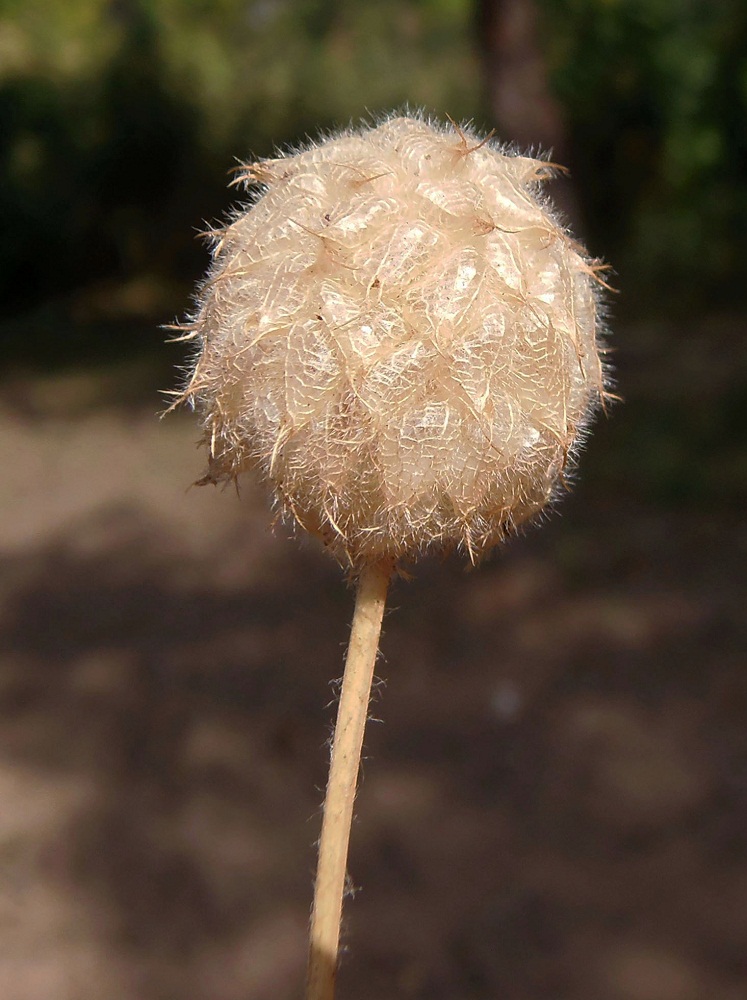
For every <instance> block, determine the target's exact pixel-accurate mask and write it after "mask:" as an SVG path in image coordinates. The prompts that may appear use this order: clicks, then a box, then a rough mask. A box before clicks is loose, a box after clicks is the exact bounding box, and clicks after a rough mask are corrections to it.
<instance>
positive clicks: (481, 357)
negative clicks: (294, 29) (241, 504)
mask: <svg viewBox="0 0 747 1000" xmlns="http://www.w3.org/2000/svg"><path fill="white" fill-rule="evenodd" d="M549 173H550V168H549V165H548V164H547V163H545V162H543V161H541V160H537V159H533V158H531V157H526V156H518V155H514V154H513V153H511V152H509V151H506V150H505V149H503V148H501V147H499V146H497V145H496V144H494V143H492V142H490V141H489V140H487V141H482V142H481V141H480V139H479V138H478V137H476V136H474V135H473V134H472V133H471V132H470V131H469V130H466V129H462V128H458V127H457V126H452V125H449V126H441V125H437V124H433V123H431V122H428V121H426V120H423V119H421V118H413V117H392V118H389V119H387V120H385V121H384V122H383V123H382V124H379V125H378V126H375V127H366V128H362V129H360V130H351V131H348V132H345V133H344V134H342V135H340V136H337V137H334V138H330V139H328V140H326V141H324V142H321V143H319V144H315V145H312V146H310V148H307V149H304V150H302V151H300V152H297V153H294V154H288V155H284V156H280V157H279V158H277V159H271V160H261V161H259V162H258V163H255V164H252V165H247V166H245V167H243V168H241V170H240V175H239V180H240V181H244V182H246V183H247V186H255V187H256V188H257V193H256V196H255V198H254V200H253V201H252V202H251V203H250V204H249V205H248V206H245V207H244V208H242V210H240V211H238V212H236V213H235V214H234V215H233V217H232V219H231V220H230V222H229V223H228V225H226V226H225V228H222V229H220V230H216V231H215V232H214V233H213V234H212V235H213V239H214V250H213V256H214V260H213V265H212V268H211V270H210V273H209V275H208V278H207V280H206V281H205V282H204V284H203V285H202V287H201V290H200V292H199V295H198V299H197V309H196V311H195V314H194V315H193V317H192V320H191V322H190V323H189V324H188V330H187V336H188V337H194V338H195V339H196V341H197V344H198V345H199V351H198V354H197V357H196V360H195V364H194V368H193V372H192V376H191V379H190V381H189V383H188V386H187V388H186V390H185V393H184V396H185V397H186V398H188V399H189V400H190V401H192V403H193V404H194V405H195V406H196V408H197V410H198V412H199V414H200V416H201V420H202V424H203V427H204V432H205V439H206V441H207V444H208V449H209V469H208V474H207V476H206V477H205V480H204V481H212V482H219V481H225V480H231V479H236V478H237V477H238V476H239V474H240V473H242V472H243V471H245V470H247V469H256V470H258V471H259V473H260V474H261V476H262V478H263V479H264V480H265V482H266V483H267V484H268V485H269V487H270V489H271V491H272V493H273V495H274V499H275V502H276V504H277V506H278V508H279V510H280V512H281V514H282V515H283V516H285V517H287V518H289V519H291V520H293V521H295V522H296V523H297V524H299V525H301V526H302V527H303V528H305V529H307V530H308V531H310V532H312V533H313V534H315V535H318V536H320V537H321V538H322V539H323V540H324V542H325V543H326V544H327V546H328V548H329V549H330V551H331V552H332V553H333V555H335V556H336V557H337V558H338V559H339V560H340V561H342V562H347V563H349V564H352V565H360V564H362V563H364V562H367V561H370V560H373V559H378V558H384V557H392V558H394V559H397V558H399V557H412V556H414V555H416V554H418V553H419V552H421V551H423V550H425V549H427V548H436V549H450V548H453V547H460V548H463V549H464V550H466V551H467V552H468V553H469V555H470V557H471V558H476V557H478V556H480V555H481V554H482V553H484V552H485V551H487V550H488V549H489V548H490V547H491V546H493V545H495V544H496V543H497V542H499V541H500V540H501V539H503V538H504V537H505V536H506V534H508V533H509V532H510V531H512V530H513V529H515V528H516V527H517V526H518V525H520V524H521V523H522V522H523V521H525V520H527V519H528V518H530V517H531V516H532V515H534V514H536V513H537V512H538V511H539V510H540V509H541V508H542V507H543V506H544V505H545V504H546V503H547V501H548V499H550V498H551V496H552V495H553V492H554V490H555V488H556V486H557V484H558V482H559V481H560V479H561V477H562V474H563V471H564V470H565V469H566V467H567V464H568V461H569V457H572V455H573V452H574V449H575V446H576V445H577V443H578V441H579V437H580V436H581V435H582V434H583V432H584V430H585V428H586V427H587V424H588V421H589V418H590V416H591V414H592V412H593V411H594V409H595V408H596V404H597V402H598V401H599V400H600V398H602V396H603V391H604V383H603V371H602V366H601V363H600V358H599V345H598V336H597V327H598V311H597V297H596V294H595V281H596V280H598V279H597V278H596V265H595V263H594V262H593V261H590V260H589V259H588V258H587V257H586V256H585V254H584V252H583V250H582V249H581V248H580V247H579V246H578V244H576V243H574V241H573V240H572V239H571V238H570V237H569V235H568V234H567V232H566V231H565V230H564V229H563V228H562V226H560V225H559V224H558V222H557V221H556V220H555V219H554V218H553V216H552V214H551V212H550V211H549V210H548V207H547V205H546V203H545V202H544V201H543V200H542V198H541V196H540V194H539V187H540V184H541V182H542V181H543V180H544V179H545V178H546V177H547V176H548V175H549Z"/></svg>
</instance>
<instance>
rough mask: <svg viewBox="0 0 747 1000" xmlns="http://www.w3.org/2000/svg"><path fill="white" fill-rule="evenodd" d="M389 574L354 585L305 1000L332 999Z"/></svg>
mask: <svg viewBox="0 0 747 1000" xmlns="http://www.w3.org/2000/svg"><path fill="white" fill-rule="evenodd" d="M390 574H391V564H390V563H389V562H388V561H387V562H382V563H374V564H373V565H371V566H367V567H366V568H365V569H364V570H363V572H362V573H361V576H360V578H359V581H358V591H357V595H356V600H355V613H354V615H353V627H352V630H351V633H350V644H349V646H348V655H347V658H346V660H345V673H344V675H343V679H342V691H341V693H340V704H339V707H338V709H337V722H336V724H335V735H334V739H333V743H332V757H331V761H330V765H329V780H328V782H327V794H326V796H325V799H324V816H323V819H322V834H321V838H320V840H319V861H318V865H317V873H316V884H315V886H314V905H313V909H312V911H311V931H310V939H309V944H310V949H309V969H308V980H307V991H306V1000H333V998H334V993H335V975H336V973H337V950H338V945H339V940H340V919H341V917H342V897H343V894H344V889H345V872H346V865H347V856H348V842H349V840H350V824H351V822H352V818H353V801H354V799H355V787H356V782H357V780H358V769H359V766H360V758H361V747H362V745H363V731H364V729H365V726H366V718H367V715H368V701H369V697H370V694H371V682H372V680H373V672H374V663H375V661H376V653H377V650H378V648H379V635H380V633H381V620H382V617H383V615H384V605H385V603H386V594H387V588H388V586H389V576H390Z"/></svg>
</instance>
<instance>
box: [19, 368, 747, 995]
mask: <svg viewBox="0 0 747 1000" xmlns="http://www.w3.org/2000/svg"><path fill="white" fill-rule="evenodd" d="M102 386H103V387H104V388H107V391H108V390H111V391H112V392H113V393H114V398H115V400H119V399H120V395H121V394H120V395H118V391H119V390H118V389H117V387H116V385H115V386H113V387H112V386H107V385H106V383H105V382H102V381H101V380H100V379H94V380H93V382H92V381H91V377H90V376H88V377H83V376H69V377H66V378H61V377H60V378H56V379H50V380H36V381H34V382H33V383H25V382H24V383H20V382H19V383H14V384H11V385H10V386H9V387H8V392H7V394H6V403H5V407H4V410H3V412H2V415H0V453H2V455H3V456H4V460H3V466H4V469H3V476H2V480H0V508H1V509H2V515H3V516H2V519H1V520H0V598H1V599H2V623H3V635H2V639H1V640H0V642H1V645H2V669H1V671H0V803H1V806H0V881H1V884H2V892H1V893H0V928H1V930H2V933H1V934H0V987H1V988H0V995H1V996H2V998H3V1000H291V998H300V996H301V992H302V981H303V967H304V961H305V926H306V917H307V913H308V907H309V901H310V884H311V873H312V870H313V862H314V855H313V846H312V845H313V841H314V839H315V837H316V836H317V832H318V823H319V804H320V801H321V792H320V788H321V787H322V786H323V783H324V775H325V751H324V749H323V742H324V740H325V738H326V736H327V733H328V729H329V726H330V723H331V720H332V707H331V705H330V703H331V702H332V700H333V698H334V690H333V689H332V688H331V687H330V678H334V677H336V676H337V675H339V673H340V669H341V662H342V655H343V646H344V641H345V637H346V634H347V628H348V625H347V623H348V620H349V616H350V611H351V594H350V592H349V591H347V590H346V589H345V586H344V584H343V583H342V582H341V580H340V574H339V573H338V571H337V570H336V568H335V567H334V566H332V565H331V564H328V562H327V561H325V559H324V558H323V557H321V556H320V555H319V554H318V553H317V552H316V551H315V550H313V549H311V548H307V549H305V550H304V549H302V550H301V551H299V549H298V547H297V546H296V545H295V544H294V543H292V542H290V541H287V540H284V539H283V538H282V537H276V536H273V535H272V534H270V533H269V531H268V530H267V528H266V524H267V522H268V518H267V516H266V514H265V511H264V508H263V505H262V502H261V500H259V499H258V498H257V496H256V494H254V493H252V492H251V487H250V486H246V487H245V488H244V495H243V496H242V499H241V501H239V500H238V499H237V498H236V496H235V495H233V494H232V493H230V492H226V493H220V492H218V491H214V490H212V489H204V490H197V489H195V490H189V491H185V486H186V485H187V484H188V483H189V482H190V481H191V480H192V479H194V478H195V477H196V476H197V475H198V474H199V473H200V471H201V465H200V463H201V457H200V456H199V455H198V454H197V453H195V451H194V450H193V447H192V442H193V440H194V438H195V436H196V435H195V429H194V426H193V424H192V422H191V420H190V419H189V417H187V416H177V417H174V418H171V419H169V420H168V421H166V422H161V423H159V422H158V421H156V420H155V418H154V411H155V410H156V408H157V406H158V404H157V402H155V401H153V400H151V401H150V402H149V403H147V404H145V405H140V404H138V405H135V404H134V403H129V404H127V405H125V404H121V405H120V404H119V403H117V405H103V404H100V402H99V401H98V399H97V394H98V393H99V392H100V391H101V389H102ZM122 398H124V397H122ZM603 439H604V432H602V433H601V440H602V441H603ZM596 447H602V448H603V447H604V445H603V443H602V444H601V445H596V444H595V448H596ZM597 464H598V465H599V463H597ZM592 481H593V476H592ZM631 497H632V498H631V499H624V502H621V501H620V500H619V498H618V499H615V500H614V501H613V500H612V499H611V498H610V492H609V489H608V488H607V487H605V489H602V490H599V491H596V492H595V491H594V488H593V486H592V487H590V488H585V489H583V490H581V491H580V493H578V494H577V495H576V497H574V498H572V499H571V500H569V501H568V502H567V503H566V504H565V507H564V511H563V513H564V516H563V517H554V518H553V519H552V520H551V522H550V523H549V524H548V525H547V526H546V527H545V528H544V529H543V530H542V531H539V532H533V533H531V534H530V535H529V536H528V537H527V538H525V539H523V540H521V541H519V542H518V543H516V544H514V545H512V546H510V547H509V548H508V550H507V551H506V553H505V554H504V555H503V556H502V557H501V558H500V559H497V560H496V561H494V562H492V563H491V564H489V565H487V566H485V567H483V568H481V569H480V570H479V571H477V572H471V573H465V572H464V571H463V569H462V568H461V567H460V566H459V565H458V564H456V563H446V564H444V565H441V564H436V563H428V564H425V565H423V566H422V567H419V568H418V571H417V575H416V579H415V580H414V581H413V582H412V583H409V584H405V583H399V584H397V585H396V587H395V591H394V594H393V600H392V610H391V611H390V613H389V616H388V618H387V621H386V635H385V638H384V644H383V650H384V654H385V661H384V662H382V663H381V665H380V667H379V670H378V673H379V676H380V677H381V678H382V683H381V686H380V687H379V689H378V692H377V699H376V703H375V706H374V715H375V716H376V717H377V718H382V719H384V720H385V723H384V724H383V725H379V724H372V725H371V726H370V729H369V733H368V739H367V758H368V759H367V761H366V764H365V769H364V780H363V785H362V790H361V793H360V797H359V801H358V811H357V812H358V816H357V822H356V824H355V828H354V831H353V841H352V855H351V872H352V876H353V879H354V882H355V885H356V886H359V887H361V888H360V892H357V893H356V895H355V899H354V900H352V901H349V903H348V908H347V919H346V928H345V943H346V946H347V953H346V955H345V957H344V962H343V967H342V971H341V975H340V988H339V996H340V1000H384V998H386V1000H390V998H391V1000H394V998H402V1000H405V998H422V1000H471V998H482V1000H493V998H496V1000H741V998H743V997H745V996H747V725H745V722H746V717H745V714H746V712H747V672H745V669H744V667H745V655H744V654H745V650H746V649H747V641H746V640H747V624H746V623H745V619H744V615H743V609H744V606H745V597H746V596H747V582H746V580H745V575H744V573H743V569H742V567H743V564H744V555H745V550H746V549H747V530H746V529H745V525H744V522H743V521H742V523H741V524H740V523H739V521H738V519H737V518H736V517H735V516H734V515H733V514H731V513H729V510H728V507H725V508H723V509H717V510H715V511H708V512H707V513H703V512H701V513H697V512H695V511H694V510H693V509H689V508H687V507H685V506H682V507H680V508H679V509H678V510H675V509H673V508H671V507H669V508H666V507H662V506H660V505H654V504H652V503H649V502H644V501H642V500H640V499H639V500H636V498H635V491H632V493H631ZM325 706H326V707H325Z"/></svg>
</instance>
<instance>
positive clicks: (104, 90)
mask: <svg viewBox="0 0 747 1000" xmlns="http://www.w3.org/2000/svg"><path fill="white" fill-rule="evenodd" d="M477 90H478V84H477V70H476V66H475V63H474V60H473V58H472V55H471V51H470V37H469V16H468V8H467V5H466V4H465V3H462V2H460V0H409V2H401V0H382V2H380V3H377V4H375V5H371V4H368V3H366V2H364V0H353V2H350V0H333V2H330V0H213V2H211V3H207V2H205V0H192V2H189V3H185V2H184V0H119V2H117V3H111V2H109V0H24V2H23V3H21V2H19V0H4V2H3V3H2V6H1V7H0V181H1V184H0V215H1V216H2V218H3V220H4V222H5V223H6V228H7V231H8V232H10V233H12V234H13V239H12V240H8V241H6V242H5V243H4V244H3V245H2V246H1V247H0V282H1V283H2V288H1V289H0V294H2V295H3V297H4V299H5V301H6V302H10V303H11V304H15V306H16V307H17V308H26V307H27V306H28V305H29V304H30V302H32V301H34V300H37V299H39V298H44V297H49V296H50V295H54V294H55V293H58V292H60V291H62V290H64V289H67V288H70V287H73V286H75V285H76V284H78V285H79V284H82V283H88V282H90V281H92V280H94V279H96V278H97V277H98V276H100V275H105V274H110V273H113V272H114V273H118V274H120V275H121V276H124V277H127V276H128V275H132V274H137V273H140V272H142V271H151V272H152V271H153V270H154V269H155V270H159V271H161V272H162V273H164V274H166V275H169V274H172V275H173V274H178V273H184V272H187V273H189V272H190V271H195V270H198V269H199V268H200V267H201V266H202V263H198V253H199V251H198V250H196V249H195V248H192V247H185V243H186V242H187V241H186V240H185V234H187V233H189V231H190V229H191V230H193V231H194V230H195V229H197V228H199V227H200V226H201V224H202V222H203V220H204V219H205V218H208V217H212V216H213V215H214V214H216V213H218V212H220V211H221V210H222V209H223V207H224V206H225V204H226V203H227V200H228V198H227V196H226V195H225V194H224V193H223V189H224V187H225V182H226V179H227V176H226V174H227V170H228V169H229V168H230V166H231V165H232V164H233V163H234V161H235V158H236V157H241V158H246V157H250V156H252V155H266V154H268V153H270V152H271V151H272V149H273V147H274V146H276V145H284V144H287V143H291V142H293V141H295V140H297V139H298V138H300V137H301V136H302V135H303V134H304V133H305V132H316V131H317V130H318V129H319V128H320V127H331V126H333V125H335V124H346V123H347V122H348V121H349V120H350V119H351V118H352V119H356V120H357V119H359V118H360V117H362V116H365V115H366V114H367V109H370V110H371V111H373V112H375V111H379V110H382V109H388V108H391V107H393V106H397V105H402V104H404V103H405V102H407V101H409V102H411V103H412V104H414V105H420V104H422V105H425V106H427V107H429V108H432V109H433V110H435V111H437V112H441V113H442V114H443V113H444V112H449V113H450V114H452V115H453V116H455V117H460V116H464V115H467V114H469V111H470V108H472V107H473V106H474V104H475V99H476V94H477Z"/></svg>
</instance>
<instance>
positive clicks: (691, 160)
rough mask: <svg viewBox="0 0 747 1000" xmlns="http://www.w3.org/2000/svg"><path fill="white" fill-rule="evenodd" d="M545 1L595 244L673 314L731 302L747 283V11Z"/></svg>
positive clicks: (646, 2)
mask: <svg viewBox="0 0 747 1000" xmlns="http://www.w3.org/2000/svg"><path fill="white" fill-rule="evenodd" d="M541 5H542V8H543V11H544V14H545V28H546V40H547V49H548V53H549V55H550V60H551V64H552V71H553V81H554V83H555V87H556V90H557V92H558V94H559V95H560V97H561V98H562V100H563V103H564V105H565V107H566V109H567V111H568V115H569V119H570V122H571V126H572V129H573V133H574V138H575V144H576V147H577V148H578V150H579V157H578V161H579V162H578V163H577V165H576V170H575V173H576V176H577V178H578V179H580V180H581V181H582V189H583V192H584V197H585V199H586V201H587V209H588V214H589V222H590V224H591V227H592V229H593V230H594V233H595V239H596V242H597V244H599V246H600V247H601V248H602V249H603V251H604V252H605V253H606V254H608V255H609V257H610V259H612V260H614V261H615V262H616V265H617V266H618V268H619V270H620V271H621V272H622V275H623V278H624V279H627V280H629V281H631V282H632V283H633V284H634V286H636V287H637V288H639V289H641V290H644V291H646V292H648V293H649V294H650V295H651V296H652V297H653V296H656V297H660V298H661V299H662V300H663V304H665V305H666V306H668V307H671V306H672V305H674V304H675V303H676V302H678V301H679V302H680V303H681V304H682V305H684V306H687V307H691V306H692V305H693V304H700V303H701V302H702V301H710V302H713V301H714V299H715V298H716V297H718V298H719V299H721V300H723V298H724V297H728V296H729V294H730V290H731V289H739V288H740V286H741V283H742V282H743V281H744V279H745V277H747V272H746V269H745V258H744V251H743V247H744V232H745V230H746V229H747V187H746V186H745V184H744V179H745V177H746V176H747V132H746V131H745V122H747V6H746V5H745V4H744V3H743V2H742V0H720V2H719V3H713V2H712V0H678V2H672V0H571V2H570V3H569V0H541ZM731 294H733V292H731Z"/></svg>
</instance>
